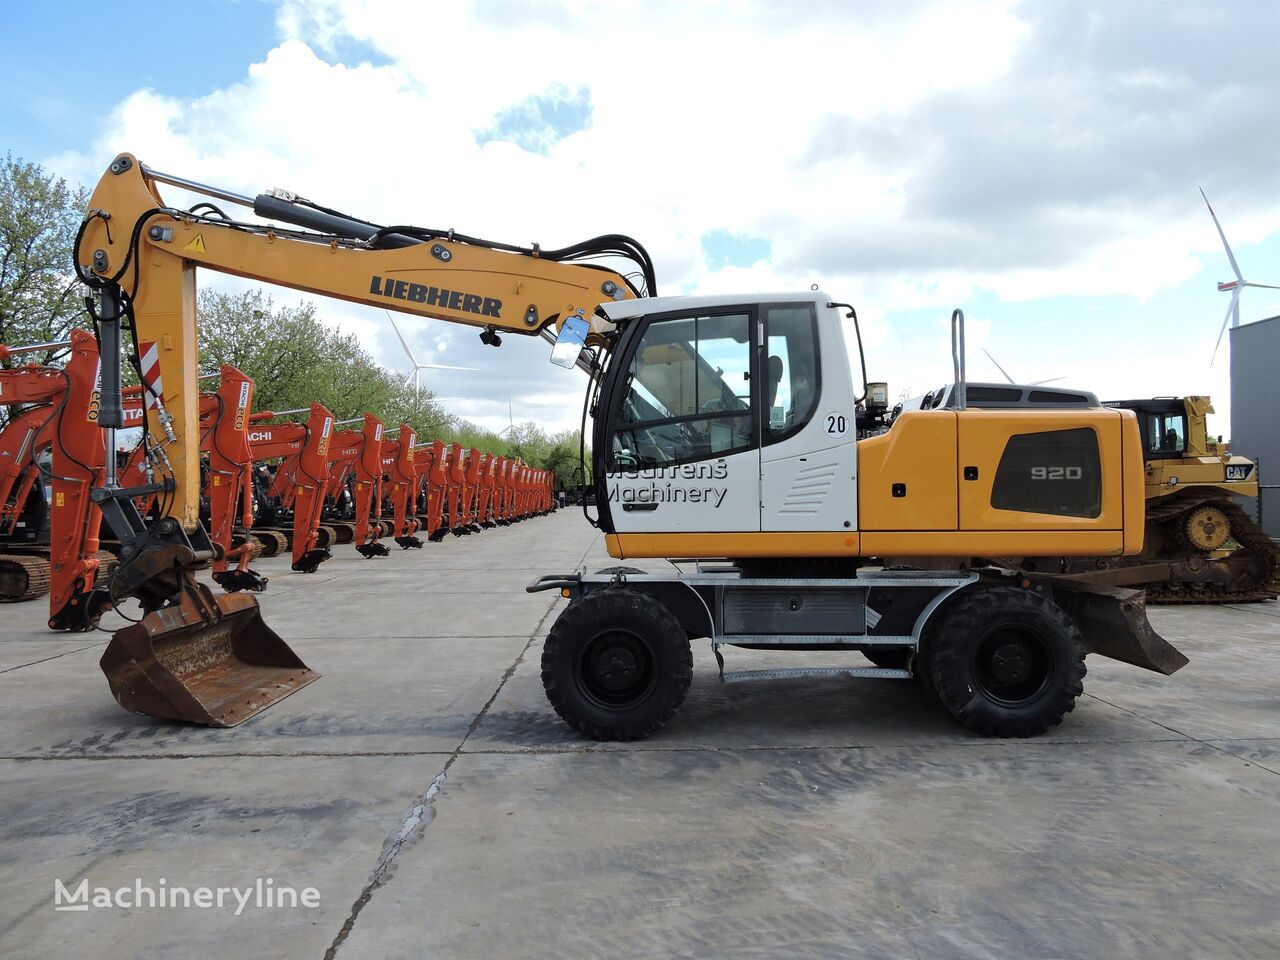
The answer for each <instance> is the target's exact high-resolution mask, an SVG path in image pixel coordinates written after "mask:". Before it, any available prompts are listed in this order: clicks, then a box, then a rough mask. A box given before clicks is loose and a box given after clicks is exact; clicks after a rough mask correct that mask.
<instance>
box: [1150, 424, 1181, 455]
mask: <svg viewBox="0 0 1280 960" xmlns="http://www.w3.org/2000/svg"><path fill="white" fill-rule="evenodd" d="M1147 437H1148V443H1149V445H1150V447H1151V452H1152V453H1156V454H1163V455H1164V456H1169V457H1171V456H1176V455H1179V454H1182V453H1185V452H1186V450H1187V418H1186V415H1185V414H1181V413H1152V414H1149V415H1148V416H1147Z"/></svg>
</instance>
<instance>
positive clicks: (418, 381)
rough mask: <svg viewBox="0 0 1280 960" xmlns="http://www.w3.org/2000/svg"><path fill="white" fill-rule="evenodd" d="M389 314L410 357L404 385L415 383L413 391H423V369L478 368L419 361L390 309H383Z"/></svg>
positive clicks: (401, 343)
mask: <svg viewBox="0 0 1280 960" xmlns="http://www.w3.org/2000/svg"><path fill="white" fill-rule="evenodd" d="M382 312H383V313H385V314H386V315H387V319H388V320H390V321H391V329H392V330H394V331H395V332H396V337H397V338H399V340H400V346H402V347H404V352H405V354H406V356H408V358H409V364H410V367H411V369H410V371H409V375H408V376H407V377H405V378H404V385H405V386H406V387H407V386H408V385H409V383H410V382H412V383H413V392H414V393H422V371H423V370H476V369H477V368H476V367H455V366H452V365H450V364H447V363H431V362H429V361H427V362H423V361H419V360H418V358H417V357H415V356H414V355H413V351H412V350H411V349H410V348H409V341H408V340H406V339H405V338H404V334H403V333H401V332H400V328H399V327H398V326H397V325H396V318H395V317H393V316H392V315H391V311H390V310H383V311H382Z"/></svg>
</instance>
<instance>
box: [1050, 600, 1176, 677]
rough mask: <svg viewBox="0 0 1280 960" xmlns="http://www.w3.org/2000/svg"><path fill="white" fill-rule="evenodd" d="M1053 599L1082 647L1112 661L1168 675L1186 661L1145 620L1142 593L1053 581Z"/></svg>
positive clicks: (1145, 603) (1145, 609)
mask: <svg viewBox="0 0 1280 960" xmlns="http://www.w3.org/2000/svg"><path fill="white" fill-rule="evenodd" d="M1052 582H1053V585H1054V587H1055V590H1054V596H1055V599H1057V601H1058V603H1059V604H1060V605H1061V606H1062V607H1063V609H1065V610H1066V611H1067V613H1068V614H1069V615H1070V616H1071V618H1072V619H1073V620H1074V621H1075V622H1076V625H1077V626H1078V627H1079V628H1080V632H1081V634H1083V635H1084V643H1085V647H1086V648H1087V649H1088V651H1089V652H1090V653H1097V654H1100V655H1101V656H1104V657H1111V658H1112V659H1113V660H1122V661H1124V662H1125V663H1131V664H1133V665H1134V666H1135V667H1142V668H1144V669H1146V670H1154V671H1155V672H1156V673H1163V674H1164V675H1165V676H1168V675H1169V674H1171V673H1174V672H1175V671H1177V670H1181V669H1182V668H1183V667H1185V666H1186V665H1187V664H1188V663H1189V662H1190V661H1188V660H1187V658H1186V657H1184V656H1183V655H1182V654H1181V653H1180V652H1179V651H1178V650H1177V648H1175V647H1174V646H1173V645H1172V644H1170V643H1169V641H1167V640H1165V639H1164V637H1162V636H1160V634H1158V633H1156V631H1155V628H1154V627H1152V626H1151V623H1150V621H1148V620H1147V597H1146V594H1145V593H1143V592H1142V591H1141V590H1127V589H1124V588H1122V587H1104V586H1099V585H1097V584H1089V583H1081V582H1078V581H1077V582H1067V581H1064V580H1053V581H1052Z"/></svg>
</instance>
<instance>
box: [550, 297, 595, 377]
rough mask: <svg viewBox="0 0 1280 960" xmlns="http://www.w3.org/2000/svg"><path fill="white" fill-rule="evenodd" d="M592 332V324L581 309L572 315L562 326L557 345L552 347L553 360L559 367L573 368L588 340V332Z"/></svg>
mask: <svg viewBox="0 0 1280 960" xmlns="http://www.w3.org/2000/svg"><path fill="white" fill-rule="evenodd" d="M590 332H591V324H590V323H588V322H587V319H586V317H584V316H583V315H582V313H581V311H579V313H578V314H577V315H576V316H573V317H570V318H569V319H568V320H566V321H565V322H564V326H562V327H561V328H560V333H559V335H558V336H557V337H556V345H555V346H554V347H552V348H551V362H552V363H554V364H555V365H556V366H557V367H565V368H566V369H572V367H573V366H574V365H575V364H576V363H577V362H578V355H579V354H580V353H582V348H583V346H584V345H585V344H586V342H587V334H588V333H590Z"/></svg>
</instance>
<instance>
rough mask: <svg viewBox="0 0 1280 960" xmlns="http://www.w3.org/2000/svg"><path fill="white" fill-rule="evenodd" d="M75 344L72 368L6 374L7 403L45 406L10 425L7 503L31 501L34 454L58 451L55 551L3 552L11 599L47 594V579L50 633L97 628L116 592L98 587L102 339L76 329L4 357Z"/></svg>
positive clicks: (1, 392)
mask: <svg viewBox="0 0 1280 960" xmlns="http://www.w3.org/2000/svg"><path fill="white" fill-rule="evenodd" d="M68 346H69V347H70V348H71V359H70V360H69V361H68V362H67V365H66V366H65V367H62V368H56V367H46V366H40V365H36V364H29V365H26V366H23V367H18V368H16V369H11V370H0V403H4V404H6V405H10V404H13V405H16V404H28V403H34V404H38V405H39V406H37V407H35V408H34V409H33V410H30V411H26V412H25V413H24V414H20V415H19V416H18V417H17V418H16V419H15V420H14V421H12V422H10V423H9V424H8V425H7V426H6V428H5V430H4V438H5V439H4V440H0V492H4V493H5V498H6V502H7V501H8V498H9V497H10V496H12V497H14V498H15V502H16V500H17V499H18V498H20V499H21V501H22V502H24V503H25V501H26V499H27V497H29V496H30V493H31V491H32V489H33V487H34V484H36V483H38V482H39V467H38V466H37V465H36V463H35V461H34V457H33V453H34V451H35V450H37V449H39V448H41V447H43V446H45V445H48V446H50V447H51V448H52V458H51V462H50V495H49V513H50V517H49V523H48V526H49V545H48V549H47V553H46V552H45V551H43V550H40V551H37V552H35V553H34V554H32V553H27V552H25V551H24V552H22V553H9V554H0V591H2V592H3V595H5V597H6V599H18V600H21V599H27V598H29V597H34V596H38V595H39V593H40V592H43V591H42V589H41V587H42V584H41V581H42V580H43V581H44V583H45V584H48V588H49V627H50V629H53V630H77V631H82V630H92V629H93V628H94V626H95V625H96V624H97V622H98V618H99V617H101V615H102V613H103V611H104V610H106V609H108V608H109V607H110V606H111V602H110V595H109V593H108V592H107V591H106V590H103V589H95V581H96V579H97V574H98V566H99V563H100V560H99V557H98V556H97V553H98V529H99V527H100V526H101V513H100V512H99V509H98V507H97V505H96V504H95V503H94V502H93V500H92V499H91V497H90V491H91V490H92V488H93V487H94V485H95V484H97V483H98V482H99V481H100V479H101V473H102V469H103V459H104V457H103V449H104V448H103V444H102V435H101V431H100V430H99V429H98V427H97V423H96V420H97V415H98V396H97V391H96V387H97V378H98V367H99V364H98V345H97V341H95V340H94V337H93V335H92V334H89V333H86V332H84V331H83V330H73V331H72V332H71V339H70V340H68V341H66V342H63V343H57V344H36V345H33V346H28V347H0V358H4V357H9V356H17V355H21V354H24V353H32V352H43V351H47V350H50V349H57V348H61V347H68ZM9 437H13V438H15V439H16V440H17V443H16V446H14V445H13V444H12V441H10V440H9ZM4 452H9V453H10V456H7V457H5V456H3V453H4ZM23 458H30V459H27V460H26V462H23Z"/></svg>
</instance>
